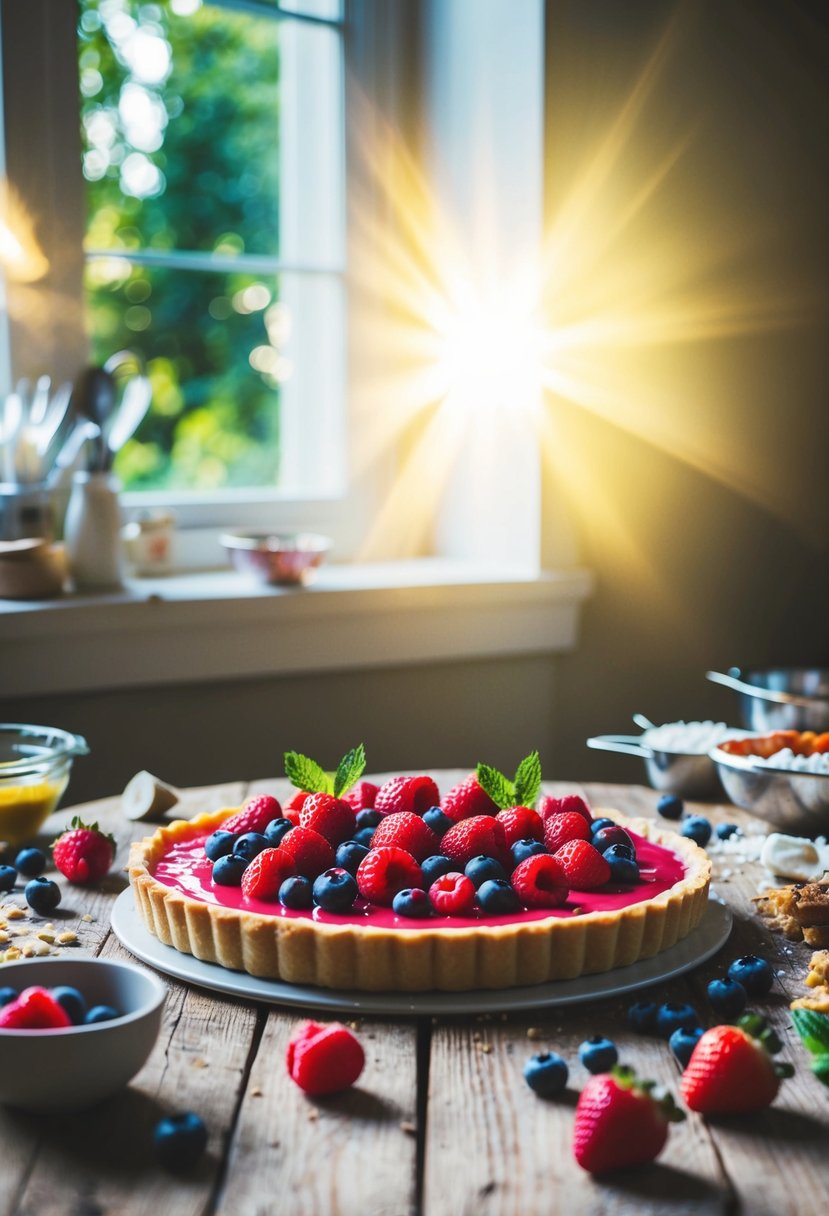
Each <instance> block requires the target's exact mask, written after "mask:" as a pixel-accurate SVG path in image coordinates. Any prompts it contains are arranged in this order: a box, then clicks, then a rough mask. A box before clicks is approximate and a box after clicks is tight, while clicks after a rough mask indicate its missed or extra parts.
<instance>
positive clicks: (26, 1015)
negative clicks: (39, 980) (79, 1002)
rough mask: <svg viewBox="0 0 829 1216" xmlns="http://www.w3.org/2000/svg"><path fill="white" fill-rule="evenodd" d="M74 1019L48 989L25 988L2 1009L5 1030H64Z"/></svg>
mask: <svg viewBox="0 0 829 1216" xmlns="http://www.w3.org/2000/svg"><path fill="white" fill-rule="evenodd" d="M71 1025H72V1019H71V1018H70V1017H69V1014H68V1013H67V1012H66V1010H65V1009H64V1008H63V1006H61V1005H59V1004H58V1002H57V1001H56V1000H55V998H54V997H53V996H52V994H51V992H49V990H48V989H46V988H39V987H34V988H24V989H23V991H22V992H21V993H20V996H18V997H15V998H14V1000H12V1001H9V1003H8V1004H7V1005H4V1006H3V1007H2V1009H0V1027H2V1029H3V1030H62V1029H63V1028H64V1027H65V1026H71Z"/></svg>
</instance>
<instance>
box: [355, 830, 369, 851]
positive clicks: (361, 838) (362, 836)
mask: <svg viewBox="0 0 829 1216" xmlns="http://www.w3.org/2000/svg"><path fill="white" fill-rule="evenodd" d="M373 835H374V828H360V830H359V832H355V833H354V836H353V839H354V840H356V842H357V844H364V845H365V846H366V848H367V849H370V848H371V838H372V836H373Z"/></svg>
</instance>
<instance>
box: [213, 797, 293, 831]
mask: <svg viewBox="0 0 829 1216" xmlns="http://www.w3.org/2000/svg"><path fill="white" fill-rule="evenodd" d="M281 815H282V807H281V806H280V805H279V803H278V802H277V800H276V799H275V798H272V797H271V795H270V794H260V795H259V797H258V798H248V800H247V802H245V803H244V804H243V806H242V808H241V810H239V811H237V812H236V814H235V815H231V816H230V818H229V819H226V820H225V821H224V823H223V824H222V831H223V832H236V833H237V834H238V835H240V836H241V835H243V834H244V833H245V832H264V830H265V828H266V827H267V826H268V824H269V823H270V821H271V820H272V819H279V818H280V817H281Z"/></svg>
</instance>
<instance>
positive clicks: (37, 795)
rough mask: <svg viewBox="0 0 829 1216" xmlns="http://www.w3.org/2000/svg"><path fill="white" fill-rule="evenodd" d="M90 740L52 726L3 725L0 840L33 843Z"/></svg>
mask: <svg viewBox="0 0 829 1216" xmlns="http://www.w3.org/2000/svg"><path fill="white" fill-rule="evenodd" d="M88 751H89V748H88V747H87V744H86V740H85V739H82V738H81V736H80V735H72V734H70V733H69V731H66V730H58V729H57V728H56V727H54V726H24V725H22V724H20V723H18V722H3V723H0V841H4V842H5V843H6V844H12V845H17V844H23V843H25V842H26V841H28V840H31V839H32V838H33V837H34V836H35V835H36V834H37V832H38V830H39V828H40V827H41V826H42V825H43V824H44V823H45V822H46V820H47V819H48V818H49V816H50V815H51V814H52V812H53V811H54V810H55V808H56V807H57V805H58V803H59V802H60V800H61V798H62V797H63V792H64V790H65V789H66V786H67V784H68V782H69V773H70V770H71V768H72V761H73V759H74V758H75V756H85V755H86V754H87V753H88Z"/></svg>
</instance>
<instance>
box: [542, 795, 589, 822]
mask: <svg viewBox="0 0 829 1216" xmlns="http://www.w3.org/2000/svg"><path fill="white" fill-rule="evenodd" d="M571 811H574V812H575V813H576V814H577V815H583V816H584V818H585V819H586V820H587V822H588V823H592V822H593V816H592V814H591V812H590V808H589V806H588V805H587V803H586V802H585V801H584V799H583V798H580V797H579V795H578V794H565V795H564V797H563V798H554V797H553V796H552V794H542V795H541V797H540V798H539V800H538V813H539V815H540V816H541V818H542V819H543V820H544V821H545V823H546V821H547V820H548V819H549V818H550V816H551V815H566V814H569V813H570V812H571Z"/></svg>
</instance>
